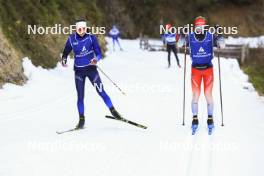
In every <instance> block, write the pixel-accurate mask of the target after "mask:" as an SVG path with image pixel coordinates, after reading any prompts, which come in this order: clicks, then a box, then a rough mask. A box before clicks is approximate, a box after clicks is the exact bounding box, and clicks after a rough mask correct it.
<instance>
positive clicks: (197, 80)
mask: <svg viewBox="0 0 264 176" xmlns="http://www.w3.org/2000/svg"><path fill="white" fill-rule="evenodd" d="M191 79H192V92H193V96H192V113H193V116H194V117H197V115H198V101H199V97H200V92H201V81H202V75H201V71H200V70H198V69H196V68H192V76H191Z"/></svg>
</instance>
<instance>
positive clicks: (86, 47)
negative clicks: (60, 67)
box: [62, 33, 113, 115]
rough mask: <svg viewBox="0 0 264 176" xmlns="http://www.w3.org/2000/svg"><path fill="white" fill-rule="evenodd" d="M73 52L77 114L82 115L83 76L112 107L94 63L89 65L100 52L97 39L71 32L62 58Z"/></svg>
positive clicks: (99, 56)
mask: <svg viewBox="0 0 264 176" xmlns="http://www.w3.org/2000/svg"><path fill="white" fill-rule="evenodd" d="M71 51H73V53H74V71H75V85H76V90H77V96H78V100H77V107H78V112H79V115H84V87H85V78H86V77H88V79H89V81H90V82H91V83H92V84H93V86H95V88H96V91H97V93H98V94H99V95H100V96H101V97H102V99H103V101H104V102H105V104H106V106H107V107H108V108H109V109H110V108H112V107H113V104H112V101H111V99H110V97H109V96H108V95H107V93H106V92H105V90H104V87H103V84H102V81H101V78H100V76H99V73H98V71H97V67H96V66H95V65H90V62H91V60H92V59H94V58H95V59H96V60H97V61H99V60H100V59H101V58H102V53H101V49H100V46H99V44H98V41H97V39H96V37H95V36H94V35H90V34H85V35H84V36H83V37H81V36H79V35H78V34H77V33H74V34H71V35H70V36H69V37H68V40H67V42H66V44H65V47H64V51H63V55H62V57H63V58H67V56H68V55H69V54H70V52H71Z"/></svg>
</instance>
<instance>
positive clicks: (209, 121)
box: [207, 116, 214, 135]
mask: <svg viewBox="0 0 264 176" xmlns="http://www.w3.org/2000/svg"><path fill="white" fill-rule="evenodd" d="M207 126H208V134H209V135H211V134H212V132H213V129H214V119H213V117H212V116H208V119H207Z"/></svg>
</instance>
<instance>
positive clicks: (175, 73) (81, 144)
mask: <svg viewBox="0 0 264 176" xmlns="http://www.w3.org/2000/svg"><path fill="white" fill-rule="evenodd" d="M121 44H122V45H123V48H124V51H123V52H121V51H117V52H112V51H109V52H108V53H107V55H108V56H107V58H106V59H105V60H103V61H101V62H100V63H99V66H100V67H101V68H102V69H103V70H104V71H105V72H106V73H107V74H109V75H110V76H111V78H112V79H113V80H114V81H116V82H117V84H120V87H121V88H122V89H124V91H126V92H127V95H126V96H124V95H122V94H121V93H120V92H119V91H118V90H117V89H116V88H114V87H113V85H112V84H111V83H110V82H109V81H108V80H107V79H106V78H105V77H104V76H103V75H102V74H101V78H102V79H103V82H104V84H105V88H106V90H107V92H108V94H109V95H110V97H111V98H112V101H113V103H114V105H115V106H116V108H117V109H118V110H119V111H120V112H121V114H123V115H124V116H125V117H127V118H129V119H131V120H133V121H136V122H140V123H142V124H145V125H147V126H148V129H147V130H143V129H139V128H136V127H133V126H130V125H128V124H124V123H121V122H117V121H114V120H110V119H105V118H104V115H106V114H109V112H108V110H107V108H106V107H105V105H104V104H103V101H102V100H101V99H100V97H99V96H98V95H97V94H96V92H95V91H94V90H93V87H92V86H91V85H90V84H89V82H88V81H87V84H86V99H85V104H86V113H85V114H86V117H87V121H86V128H85V129H84V130H81V131H76V132H72V133H67V134H62V135H58V134H56V131H57V130H65V129H69V128H72V127H73V126H75V124H76V123H77V120H78V116H77V108H76V92H75V87H74V75H73V70H72V61H70V66H69V67H68V68H63V67H61V66H60V65H58V67H57V68H55V69H52V70H45V69H42V68H37V67H34V66H32V64H31V62H30V61H29V60H28V59H25V60H24V69H25V73H26V75H27V76H28V77H29V81H28V83H27V84H26V85H25V86H23V87H20V86H15V85H10V84H6V85H5V86H4V89H2V90H0V134H1V140H0V175H1V176H2V175H3V176H6V175H8V176H11V175H14V176H17V175H36V176H42V175H43V176H47V175H54V176H55V175H63V176H68V175H69V176H70V175H91V176H108V175H109V176H110V175H113V176H114V175H115V176H118V175H120V176H121V175H122V176H123V175H125V176H165V175H166V176H171V175H186V176H188V175H189V176H192V175H196V176H205V175H208V176H215V175H219V176H223V175H225V176H227V175H230V176H234V175H239V176H248V175H254V176H257V175H263V174H262V172H263V170H262V165H263V163H264V154H263V148H264V119H263V114H264V103H263V102H262V101H261V99H260V97H259V96H258V95H257V93H256V92H255V91H254V88H253V87H252V85H251V84H250V83H248V82H247V79H248V78H247V76H246V75H245V74H243V72H242V71H241V70H240V69H239V65H238V63H237V61H236V60H234V59H221V63H222V81H223V101H224V102H223V104H224V121H225V126H224V127H221V125H220V121H221V116H220V103H219V102H220V100H219V84H218V67H217V63H216V61H217V60H216V59H215V60H214V62H215V64H214V65H215V67H214V69H215V85H214V92H213V93H214V97H215V121H216V129H215V131H214V133H213V135H212V136H208V134H207V129H206V103H205V99H204V97H201V99H200V105H199V119H200V129H199V131H198V132H197V135H195V136H192V135H191V130H190V124H191V110H190V103H191V102H190V101H191V89H190V61H189V59H188V67H187V81H186V83H187V86H186V87H187V90H186V91H187V95H186V100H187V102H186V103H187V104H186V125H185V126H182V125H181V124H182V98H183V69H178V68H177V67H176V64H175V60H174V58H172V61H173V62H172V65H173V66H172V68H170V69H167V68H166V66H167V59H166V57H167V56H166V53H165V52H147V51H142V50H139V41H138V40H123V41H122V43H121ZM179 57H180V60H181V63H183V55H182V54H179ZM188 58H189V57H188Z"/></svg>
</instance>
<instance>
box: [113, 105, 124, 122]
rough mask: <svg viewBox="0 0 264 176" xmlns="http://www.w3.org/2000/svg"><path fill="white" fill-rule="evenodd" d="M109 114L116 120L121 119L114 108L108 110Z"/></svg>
mask: <svg viewBox="0 0 264 176" xmlns="http://www.w3.org/2000/svg"><path fill="white" fill-rule="evenodd" d="M110 112H111V114H112V116H114V118H116V119H117V120H120V119H122V117H121V115H120V114H119V113H118V112H117V111H116V109H115V108H114V107H112V108H110Z"/></svg>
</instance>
